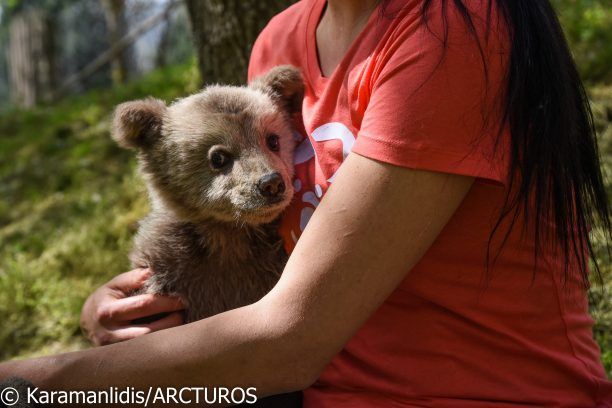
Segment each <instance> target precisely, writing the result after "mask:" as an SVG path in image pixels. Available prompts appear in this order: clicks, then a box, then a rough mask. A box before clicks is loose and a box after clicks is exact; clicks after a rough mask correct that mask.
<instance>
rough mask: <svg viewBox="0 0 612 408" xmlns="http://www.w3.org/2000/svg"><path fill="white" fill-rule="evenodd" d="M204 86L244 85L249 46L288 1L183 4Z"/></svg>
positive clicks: (228, 0)
mask: <svg viewBox="0 0 612 408" xmlns="http://www.w3.org/2000/svg"><path fill="white" fill-rule="evenodd" d="M185 3H186V5H187V10H188V11H189V18H190V20H191V29H192V31H193V38H194V42H195V46H196V52H197V55H198V67H199V70H200V74H201V79H202V82H203V83H204V84H207V83H213V82H220V83H226V84H241V83H244V82H245V81H246V73H247V67H248V63H249V56H250V55H251V48H252V47H253V42H255V39H256V38H257V35H258V34H259V32H260V31H261V30H262V29H263V27H264V26H265V25H266V23H267V22H268V21H269V20H270V18H272V16H274V15H275V14H277V13H278V12H280V11H282V10H283V9H285V8H287V7H288V6H289V5H291V4H292V3H293V1H291V0H267V1H261V0H185Z"/></svg>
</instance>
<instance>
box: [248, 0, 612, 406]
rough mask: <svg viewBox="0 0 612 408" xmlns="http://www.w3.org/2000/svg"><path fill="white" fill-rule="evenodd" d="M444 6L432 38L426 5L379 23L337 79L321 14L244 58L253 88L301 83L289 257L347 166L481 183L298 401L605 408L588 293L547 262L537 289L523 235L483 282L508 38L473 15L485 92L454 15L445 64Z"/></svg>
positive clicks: (287, 224) (395, 7)
mask: <svg viewBox="0 0 612 408" xmlns="http://www.w3.org/2000/svg"><path fill="white" fill-rule="evenodd" d="M437 3H439V2H434V6H433V9H432V11H431V15H430V21H429V29H428V28H426V27H425V26H424V25H423V24H422V22H421V20H420V6H421V4H422V0H421V1H417V0H403V1H402V0H392V1H391V2H390V3H389V4H388V5H387V7H386V9H385V11H384V13H381V12H380V10H378V9H377V10H376V11H374V12H373V13H372V15H371V16H370V18H369V20H368V22H367V25H366V26H365V28H364V29H363V31H362V32H361V33H360V35H359V36H358V38H357V39H356V40H355V41H354V43H353V45H352V46H351V47H350V49H349V50H348V52H347V53H346V55H345V56H344V58H343V60H342V61H341V63H340V65H339V66H338V67H337V68H336V70H335V71H334V72H333V74H332V75H331V76H330V77H324V76H323V75H322V74H321V71H320V68H319V63H318V57H317V50H316V43H315V41H316V40H315V30H316V26H317V24H318V22H319V20H320V17H321V15H322V13H323V11H324V8H325V0H303V1H300V2H298V3H296V4H295V5H293V6H292V7H290V8H289V9H287V10H286V11H284V12H283V13H281V14H279V15H278V16H276V17H275V18H274V19H272V21H271V22H270V23H269V24H268V26H267V27H266V28H265V29H264V31H263V32H262V33H261V35H260V36H259V38H258V40H257V42H256V43H255V46H254V48H253V53H252V56H251V62H250V66H249V79H252V78H254V77H256V76H258V75H260V74H262V73H264V72H266V71H267V70H268V69H270V68H271V67H273V66H276V65H281V64H292V65H295V66H297V67H299V68H301V70H302V73H303V76H304V79H305V82H306V94H305V98H304V104H303V109H302V119H303V129H302V131H303V135H304V139H303V141H302V142H301V144H300V145H299V146H298V148H297V151H296V155H295V166H296V179H295V183H294V184H295V189H296V197H295V199H294V201H293V203H292V205H291V206H290V208H289V210H288V211H287V213H286V215H285V217H284V222H283V225H282V229H281V232H282V235H283V237H284V239H285V242H286V245H287V249H288V250H289V251H290V250H291V249H292V248H293V246H294V242H295V241H296V240H297V239H298V238H299V236H300V233H301V231H302V230H304V227H305V226H306V223H307V222H308V220H309V219H310V216H311V215H312V213H313V212H314V210H315V208H316V207H317V205H318V203H319V201H320V200H321V197H322V196H323V195H324V194H325V191H326V190H327V188H328V186H329V185H330V183H333V179H334V174H335V172H336V171H337V170H338V167H339V166H340V165H341V164H342V161H343V160H344V158H345V157H346V156H347V155H348V154H349V152H351V151H353V152H355V153H358V154H360V155H362V156H366V157H369V158H372V159H376V160H380V161H383V162H388V163H392V164H395V165H399V166H405V167H409V168H414V169H423V170H431V171H437V172H444V173H454V174H462V175H469V176H474V177H476V181H475V183H474V185H473V187H472V189H471V190H470V192H469V193H468V194H467V196H466V197H465V199H464V201H463V203H462V204H461V206H460V208H459V209H458V210H457V212H456V213H455V214H454V216H453V217H452V219H451V220H450V222H449V223H448V224H447V225H446V227H445V228H444V229H443V231H442V232H441V233H440V235H439V236H438V237H437V239H436V241H435V242H434V244H433V245H432V246H431V248H430V249H429V250H428V252H427V253H426V254H425V256H424V257H423V258H422V259H421V261H420V262H419V263H418V264H417V265H416V266H415V267H414V268H412V270H410V271H408V270H406V278H405V279H404V281H403V282H402V283H401V284H400V285H399V287H398V288H397V289H396V290H395V292H394V293H393V294H392V295H391V296H390V297H389V298H388V299H387V300H386V301H385V303H384V304H383V305H382V306H381V307H380V308H379V309H378V311H377V312H375V313H374V314H373V315H372V316H371V317H370V318H369V320H368V321H367V323H366V324H365V325H364V326H363V327H362V328H361V329H360V330H359V331H358V333H357V334H356V335H355V336H354V338H353V339H351V340H350V341H349V342H348V344H346V346H345V348H344V350H343V351H342V352H341V353H339V354H338V355H337V356H336V357H335V358H334V359H333V360H332V362H331V363H330V364H329V365H328V366H327V368H326V369H325V371H324V372H323V373H322V374H321V377H320V378H319V380H318V381H317V382H316V383H315V384H314V385H313V386H312V387H310V388H309V389H307V390H306V391H305V393H304V403H305V406H306V407H316V408H322V407H323V408H324V407H333V408H342V407H351V408H355V407H416V406H418V407H424V406H427V407H454V408H457V407H470V408H475V407H491V406H499V407H517V406H568V407H593V406H606V405H605V404H606V402H607V403H608V404H610V405H609V406H612V403H610V401H611V400H612V383H611V382H609V381H607V380H606V376H605V373H604V370H603V367H602V365H601V363H600V352H599V348H598V346H597V344H596V343H595V342H594V340H593V337H592V324H593V322H592V319H591V318H590V317H589V315H588V311H587V300H586V294H585V291H584V290H583V289H581V287H580V284H579V282H578V279H577V278H573V279H569V281H568V282H566V283H563V279H562V276H563V265H562V264H561V262H560V261H559V258H558V257H555V256H553V253H552V251H548V250H546V249H542V251H541V253H540V256H539V260H538V263H537V266H538V268H537V272H536V273H535V275H534V273H533V271H534V256H533V254H534V251H533V248H534V243H533V239H532V238H531V235H530V234H525V235H522V234H521V231H522V230H523V225H522V224H521V221H520V220H519V224H520V225H518V226H517V227H516V228H515V229H514V230H513V232H512V233H511V234H510V236H509V238H508V241H507V243H506V244H505V247H504V249H503V251H502V252H501V254H500V255H499V257H498V259H497V262H496V263H495V265H494V266H493V267H492V268H491V269H489V270H488V271H487V270H486V268H485V256H486V249H487V241H488V238H489V234H490V232H491V229H492V227H493V225H494V222H495V220H496V219H497V216H498V214H499V209H500V205H501V204H502V202H503V198H504V194H505V192H506V188H507V185H506V178H507V174H506V171H505V170H506V167H507V161H506V159H507V154H505V152H506V151H507V135H506V137H502V139H501V142H500V144H499V147H498V148H497V149H495V140H496V133H495V131H494V130H493V128H494V126H491V123H493V124H494V125H497V123H499V120H497V123H495V122H496V120H495V119H497V117H496V112H497V110H496V109H495V104H494V103H493V101H494V100H495V96H497V92H498V90H499V89H500V84H503V82H504V79H503V78H504V66H505V63H506V61H507V60H508V51H507V49H508V44H507V41H506V38H507V36H506V35H505V34H504V33H505V30H504V29H503V24H501V23H500V24H498V23H499V21H497V17H496V13H495V10H493V12H492V21H493V24H492V28H493V32H492V33H491V35H489V36H488V37H486V36H485V28H484V27H485V23H484V21H486V15H487V9H486V5H485V4H486V3H487V2H478V1H476V2H468V4H469V5H470V7H472V8H473V10H472V12H473V13H475V16H476V17H475V18H474V22H475V23H476V25H477V32H478V35H479V36H480V37H481V39H482V41H483V46H484V53H485V58H486V61H487V66H488V82H487V81H485V74H484V70H483V64H482V59H481V54H480V53H479V50H478V47H477V45H476V42H475V41H474V39H473V38H472V37H471V35H470V33H469V31H468V30H467V28H466V27H465V24H464V22H463V20H462V17H460V16H459V15H458V13H457V12H456V11H455V9H454V8H453V7H452V6H450V5H449V7H448V16H447V19H448V37H447V46H446V49H445V51H443V45H442V42H441V41H440V40H441V39H443V37H444V29H443V28H442V23H441V21H442V18H441V17H440V16H441V13H440V6H439V4H437ZM449 4H452V2H451V3H449ZM487 38H488V40H487ZM299 126H300V128H301V124H300V125H299ZM423 205H427V203H423ZM526 227H527V230H529V228H530V226H529V225H528V226H526ZM502 231H503V227H502ZM499 235H503V234H498V239H496V240H494V243H493V251H495V248H496V245H495V244H496V243H499V241H500V239H501V238H499ZM406 239H413V237H406ZM321 245H326V243H325V242H321ZM312 256H317V255H316V254H312ZM380 273H381V274H384V273H385V271H382V270H381V271H380Z"/></svg>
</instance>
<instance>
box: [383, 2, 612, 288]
mask: <svg viewBox="0 0 612 408" xmlns="http://www.w3.org/2000/svg"><path fill="white" fill-rule="evenodd" d="M436 1H441V5H442V7H441V10H442V13H446V12H447V8H448V6H449V5H450V6H451V7H455V8H456V9H457V10H458V11H459V13H460V15H461V16H462V18H463V20H464V22H465V24H466V25H467V27H468V29H469V31H470V32H471V33H472V35H473V37H474V40H475V41H476V42H477V43H478V47H479V49H480V51H481V56H482V60H483V63H484V64H485V73H486V72H487V71H486V59H485V57H484V52H483V44H481V40H480V37H479V36H478V35H477V32H476V26H475V24H474V21H473V18H472V15H471V13H470V11H469V9H468V7H467V6H466V4H465V3H466V2H464V1H461V0H452V1H451V0H436ZM432 3H433V1H432V0H424V1H423V5H422V9H421V15H422V19H423V22H424V23H425V24H427V21H428V18H429V17H428V15H429V11H430V9H431V5H432ZM382 6H383V8H384V1H383V5H382ZM493 7H496V10H497V11H498V13H499V14H500V15H501V16H502V17H503V20H505V21H504V22H505V24H506V25H507V29H508V32H509V37H510V58H509V64H508V69H507V78H506V89H505V90H504V92H503V93H502V94H501V95H503V96H502V100H501V101H500V102H501V109H502V119H503V120H502V123H501V124H500V128H499V129H500V130H499V134H498V144H499V137H501V135H502V130H503V128H504V127H506V126H507V128H509V130H510V160H509V169H508V171H509V186H510V188H508V189H507V191H508V193H507V195H506V199H505V203H504V205H503V209H502V211H501V214H500V216H499V219H498V221H497V223H496V225H495V227H494V229H493V231H492V232H491V235H490V237H489V249H488V250H487V267H488V266H489V262H490V260H491V256H490V254H491V249H490V248H491V242H492V239H493V236H494V235H495V234H496V233H497V232H499V230H500V228H501V225H502V221H503V220H504V219H509V220H510V223H509V225H510V227H509V228H508V229H507V230H506V231H505V232H503V239H502V244H501V246H500V248H501V247H503V245H504V243H505V242H506V240H507V239H508V236H509V234H510V230H511V229H512V228H513V227H514V225H515V223H516V221H517V219H518V217H519V216H520V215H521V214H522V215H523V216H524V217H525V220H526V221H529V223H530V224H532V225H534V235H535V236H534V238H535V254H534V256H535V259H536V263H537V258H538V253H539V251H541V248H542V245H545V244H546V242H547V241H549V240H550V239H553V240H554V241H556V242H555V245H556V246H557V247H558V248H559V249H560V251H561V255H562V257H563V261H564V263H565V265H566V267H565V277H566V278H567V274H568V269H569V268H570V265H574V264H576V263H577V264H578V268H579V269H578V273H579V277H580V278H581V279H582V282H583V283H584V284H585V286H588V282H589V280H588V278H589V276H588V275H589V268H588V262H589V258H593V259H594V254H593V242H592V240H591V237H590V236H589V231H590V229H591V228H596V227H599V228H600V229H601V230H602V231H603V235H604V236H605V237H604V240H605V243H606V248H607V249H608V255H609V254H610V234H611V228H610V224H611V223H610V206H609V202H608V197H607V194H606V191H605V188H604V183H603V179H602V174H601V169H600V162H599V154H598V149H597V140H596V132H595V127H594V124H593V117H592V112H591V108H590V105H589V101H588V97H587V94H586V92H585V89H584V87H583V84H582V81H581V79H580V76H579V73H578V70H577V69H576V65H575V63H574V60H573V58H572V56H571V53H570V50H569V47H568V44H567V41H566V39H565V36H564V34H563V30H562V28H561V24H560V23H559V20H558V18H557V16H556V14H555V11H554V9H553V7H552V6H551V4H550V2H549V1H548V0H488V10H489V13H488V15H489V17H488V19H489V20H490V19H491V13H490V11H491V10H492V8H493ZM442 17H443V21H444V22H445V24H447V21H448V20H447V18H446V15H444V16H442ZM487 27H488V29H489V30H490V29H491V22H490V21H487ZM445 31H448V28H447V27H446V30H445ZM446 40H447V39H446V38H443V39H442V41H443V42H444V45H445V46H446V45H447V44H446ZM546 220H550V221H552V223H553V224H554V227H555V233H554V234H555V236H554V237H550V236H547V234H546V233H545V232H543V231H546V230H547V229H546V228H544V227H543V224H542V223H544V222H547V221H546ZM496 255H497V254H496ZM493 258H495V257H493ZM574 269H575V268H574ZM595 269H596V271H597V275H598V276H601V275H600V274H599V267H598V265H597V262H596V261H595Z"/></svg>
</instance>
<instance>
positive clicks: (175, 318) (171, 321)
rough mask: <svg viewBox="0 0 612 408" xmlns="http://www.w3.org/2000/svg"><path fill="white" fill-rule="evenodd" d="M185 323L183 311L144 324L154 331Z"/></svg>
mask: <svg viewBox="0 0 612 408" xmlns="http://www.w3.org/2000/svg"><path fill="white" fill-rule="evenodd" d="M183 323H184V320H183V313H182V312H174V313H171V314H169V315H168V316H166V317H164V318H162V319H159V320H155V321H154V322H151V323H148V324H145V325H143V326H145V327H148V328H149V329H151V331H152V332H154V331H158V330H164V329H169V328H171V327H176V326H180V325H182V324H183Z"/></svg>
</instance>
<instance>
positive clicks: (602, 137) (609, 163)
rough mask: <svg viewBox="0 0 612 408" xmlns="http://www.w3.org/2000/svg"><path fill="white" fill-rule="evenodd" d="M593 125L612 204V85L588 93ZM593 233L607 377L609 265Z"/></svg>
mask: <svg viewBox="0 0 612 408" xmlns="http://www.w3.org/2000/svg"><path fill="white" fill-rule="evenodd" d="M591 99H592V107H593V114H594V117H595V124H596V127H597V131H598V134H599V149H600V154H601V162H602V163H601V164H602V167H603V172H604V176H607V177H605V182H606V188H607V191H608V197H610V200H611V201H612V86H608V87H599V88H594V89H592V90H591ZM598 232H599V231H594V233H593V237H594V238H595V239H594V240H595V249H596V252H597V254H598V258H599V259H600V261H601V262H600V266H601V273H602V278H603V282H598V280H597V279H594V285H593V289H592V290H591V299H590V300H591V302H590V303H591V314H592V315H593V318H594V319H595V322H596V324H595V327H594V332H595V338H596V339H597V341H598V342H599V344H600V346H601V349H602V359H603V362H604V365H605V367H606V371H607V372H608V375H610V376H612V264H611V263H610V257H609V254H607V252H606V248H605V245H604V244H603V241H602V240H601V236H602V235H603V234H601V233H598Z"/></svg>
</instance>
